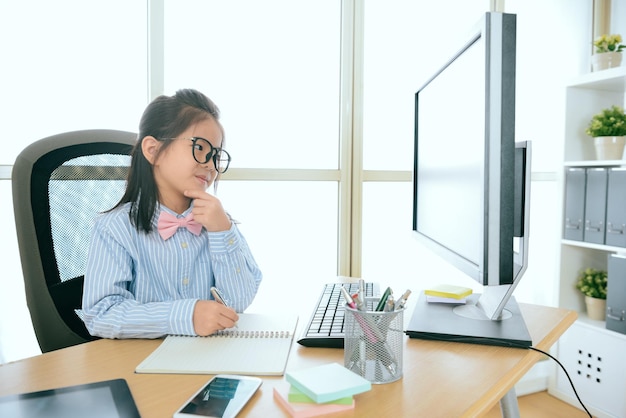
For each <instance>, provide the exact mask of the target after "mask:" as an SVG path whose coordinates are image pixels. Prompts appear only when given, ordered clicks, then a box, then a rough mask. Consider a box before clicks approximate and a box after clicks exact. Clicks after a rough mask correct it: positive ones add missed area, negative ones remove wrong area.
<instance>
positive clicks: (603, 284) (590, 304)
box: [576, 268, 608, 321]
mask: <svg viewBox="0 0 626 418" xmlns="http://www.w3.org/2000/svg"><path fill="white" fill-rule="evenodd" d="M607 284H608V275H607V272H606V271H604V270H596V269H593V268H587V269H585V270H583V271H581V272H580V275H579V276H578V281H577V282H576V288H577V289H578V290H580V291H581V292H582V294H583V295H585V305H586V306H587V315H588V316H589V318H590V319H596V320H601V321H602V320H604V317H605V313H606V289H607Z"/></svg>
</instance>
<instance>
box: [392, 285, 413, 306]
mask: <svg viewBox="0 0 626 418" xmlns="http://www.w3.org/2000/svg"><path fill="white" fill-rule="evenodd" d="M410 294H411V291H410V290H409V289H407V290H406V291H405V292H404V293H403V294H402V296H400V299H398V301H397V302H396V306H395V310H396V311H397V310H399V309H402V308H404V305H405V304H406V300H407V299H408V298H409V295H410Z"/></svg>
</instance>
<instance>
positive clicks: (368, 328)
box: [341, 286, 382, 343]
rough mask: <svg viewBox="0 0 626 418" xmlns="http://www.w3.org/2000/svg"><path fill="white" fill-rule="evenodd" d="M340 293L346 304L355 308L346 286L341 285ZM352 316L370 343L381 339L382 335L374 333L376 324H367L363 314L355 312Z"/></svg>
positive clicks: (376, 329)
mask: <svg viewBox="0 0 626 418" xmlns="http://www.w3.org/2000/svg"><path fill="white" fill-rule="evenodd" d="M341 294H342V295H343V297H344V299H345V300H346V304H347V305H348V306H349V307H351V308H352V309H356V304H355V303H354V300H353V299H352V296H350V293H348V291H347V290H346V288H345V287H343V286H341ZM354 318H355V319H356V320H357V322H358V323H359V325H361V329H362V330H363V333H364V334H365V336H366V337H367V339H368V340H369V341H370V342H371V343H375V342H378V341H380V340H381V339H382V336H381V335H377V333H376V331H378V328H376V325H373V324H368V323H367V319H366V318H364V317H363V316H361V315H359V314H355V315H354ZM372 325H373V327H372Z"/></svg>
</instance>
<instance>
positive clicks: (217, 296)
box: [211, 286, 230, 308]
mask: <svg viewBox="0 0 626 418" xmlns="http://www.w3.org/2000/svg"><path fill="white" fill-rule="evenodd" d="M211 294H212V295H213V298H214V299H215V300H216V301H218V302H219V303H221V304H222V305H224V306H226V307H227V308H230V306H228V303H226V301H225V300H224V297H223V296H222V293H221V292H220V291H219V290H218V289H217V287H215V286H211Z"/></svg>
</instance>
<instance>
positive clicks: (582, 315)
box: [576, 312, 626, 340]
mask: <svg viewBox="0 0 626 418" xmlns="http://www.w3.org/2000/svg"><path fill="white" fill-rule="evenodd" d="M577 313H578V318H577V319H576V321H577V322H578V323H580V324H584V325H586V326H588V327H590V328H591V329H594V330H598V331H600V332H603V333H605V334H607V335H611V336H612V337H615V338H620V339H624V340H626V334H622V333H621V332H617V331H613V330H611V329H607V327H606V321H598V320H595V319H589V317H588V316H587V312H577Z"/></svg>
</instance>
